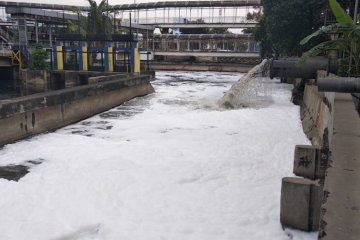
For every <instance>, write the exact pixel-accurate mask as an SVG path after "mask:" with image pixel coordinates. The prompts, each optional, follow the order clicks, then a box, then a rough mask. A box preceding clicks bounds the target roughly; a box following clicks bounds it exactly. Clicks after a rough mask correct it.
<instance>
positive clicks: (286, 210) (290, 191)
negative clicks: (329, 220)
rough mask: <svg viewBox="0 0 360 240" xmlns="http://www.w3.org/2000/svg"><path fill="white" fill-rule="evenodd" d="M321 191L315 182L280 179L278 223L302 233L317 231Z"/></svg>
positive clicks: (300, 179)
mask: <svg viewBox="0 0 360 240" xmlns="http://www.w3.org/2000/svg"><path fill="white" fill-rule="evenodd" d="M322 195H323V190H322V188H321V186H319V185H318V183H317V182H315V181H312V180H309V179H305V178H294V177H285V178H283V179H282V186H281V204H280V222H281V223H282V224H283V225H285V226H288V227H292V228H295V229H299V230H303V231H308V232H310V231H317V230H318V228H319V217H320V206H321V201H322Z"/></svg>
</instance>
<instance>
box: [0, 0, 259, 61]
mask: <svg viewBox="0 0 360 240" xmlns="http://www.w3.org/2000/svg"><path fill="white" fill-rule="evenodd" d="M253 7H261V1H260V0H237V1H233V0H227V1H217V0H215V1H163V2H161V1H160V2H149V3H134V4H121V5H110V6H108V12H107V14H109V16H111V17H112V19H114V21H113V26H112V28H113V31H114V33H115V32H118V31H124V30H126V29H127V30H126V31H128V32H130V31H131V30H129V29H132V32H133V33H135V32H136V34H135V35H136V36H137V39H138V40H139V45H140V47H143V48H147V49H151V50H152V51H154V56H163V57H170V56H179V57H181V56H190V57H197V58H204V57H213V58H216V59H220V58H224V57H227V58H238V57H247V58H258V57H259V53H258V52H259V51H258V50H259V49H258V47H257V46H256V43H255V42H254V41H253V40H252V39H251V38H250V37H249V36H245V35H239V34H225V35H218V34H207V35H206V34H205V35H199V36H196V35H194V34H191V35H184V34H182V35H181V36H174V37H171V35H168V34H162V36H158V35H154V29H155V28H160V29H175V30H177V29H186V28H211V29H214V28H224V29H225V28H249V27H250V28H251V27H255V26H256V24H257V22H256V21H252V20H247V19H246V15H247V13H249V12H251V11H252V8H253ZM0 8H4V9H5V11H6V13H7V14H9V15H11V21H7V22H0V36H1V39H2V41H3V42H16V43H19V44H20V45H28V44H29V43H30V44H32V43H38V42H42V43H43V44H45V45H48V46H52V45H53V44H54V43H55V38H56V37H57V35H59V34H62V33H63V32H64V31H66V28H67V27H68V24H69V22H70V21H71V22H72V23H73V24H75V25H78V28H79V29H80V21H81V20H82V19H84V18H85V17H86V15H87V13H88V12H89V11H90V7H88V6H70V5H61V4H42V3H29V2H7V1H0ZM59 30H60V32H61V33H59ZM79 31H80V30H79ZM162 32H163V33H164V32H166V31H162ZM174 46H176V47H174Z"/></svg>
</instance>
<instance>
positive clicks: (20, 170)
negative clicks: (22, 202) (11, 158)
mask: <svg viewBox="0 0 360 240" xmlns="http://www.w3.org/2000/svg"><path fill="white" fill-rule="evenodd" d="M43 161H44V159H42V158H38V159H34V160H27V161H25V162H24V163H23V164H18V165H14V164H10V165H7V166H0V178H4V179H7V180H9V181H16V182H17V181H19V180H20V179H21V178H22V177H24V176H25V175H26V174H28V173H29V172H30V169H31V168H32V167H33V166H36V165H39V164H41V163H42V162H43Z"/></svg>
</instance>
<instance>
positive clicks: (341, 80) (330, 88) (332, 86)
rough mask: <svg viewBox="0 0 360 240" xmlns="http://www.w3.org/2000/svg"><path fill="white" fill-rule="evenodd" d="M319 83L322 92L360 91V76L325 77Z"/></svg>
mask: <svg viewBox="0 0 360 240" xmlns="http://www.w3.org/2000/svg"><path fill="white" fill-rule="evenodd" d="M317 85H318V89H319V91H320V92H343V93H360V78H345V77H325V78H319V79H318V80H317Z"/></svg>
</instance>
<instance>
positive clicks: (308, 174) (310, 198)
mask: <svg viewBox="0 0 360 240" xmlns="http://www.w3.org/2000/svg"><path fill="white" fill-rule="evenodd" d="M324 75H326V72H323V71H321V72H318V77H323V76H324ZM296 82H298V81H294V83H296ZM300 82H301V81H300ZM297 87H299V89H302V88H301V84H298V86H297ZM295 92H296V91H295ZM334 96H335V94H334V93H320V92H319V91H318V87H317V86H316V85H314V81H309V82H308V83H307V84H305V87H304V90H303V98H302V99H300V104H301V120H302V125H303V130H304V132H305V134H306V135H307V137H308V138H309V139H310V140H311V143H312V145H310V146H303V145H298V146H296V147H295V151H294V168H293V173H294V174H295V175H296V176H297V177H290V178H289V177H285V178H283V181H282V190H281V209H280V221H281V223H282V224H283V225H285V226H290V227H293V228H296V229H301V230H304V231H317V230H318V229H319V226H320V224H319V223H320V221H321V214H322V211H321V210H320V208H321V205H322V203H323V195H324V192H323V186H324V181H325V177H326V169H327V167H328V161H329V153H330V143H331V137H332V134H333V118H334V116H333V115H334Z"/></svg>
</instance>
